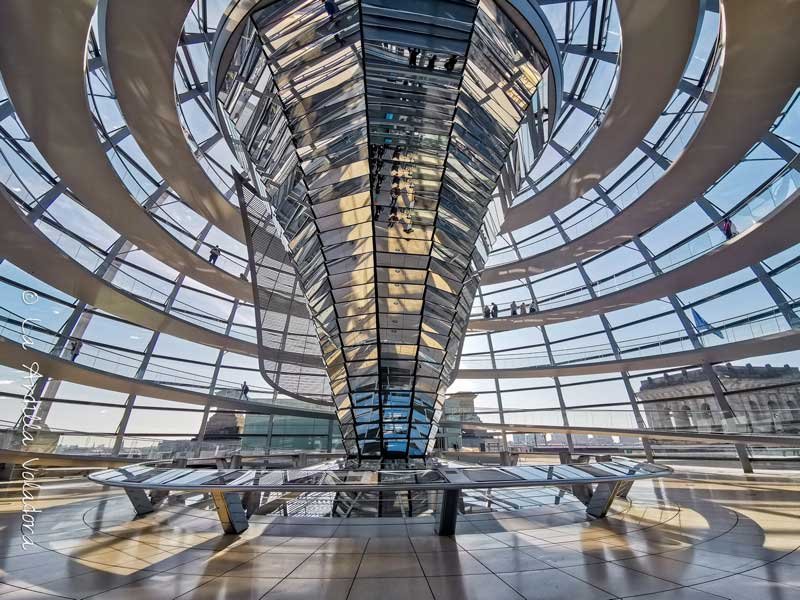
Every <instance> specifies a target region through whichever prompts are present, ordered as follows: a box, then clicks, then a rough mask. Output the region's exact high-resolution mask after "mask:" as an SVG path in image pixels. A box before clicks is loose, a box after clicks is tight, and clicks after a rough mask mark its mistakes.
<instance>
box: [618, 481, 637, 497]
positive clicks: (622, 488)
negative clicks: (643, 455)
mask: <svg viewBox="0 0 800 600" xmlns="http://www.w3.org/2000/svg"><path fill="white" fill-rule="evenodd" d="M632 487H633V481H620V482H619V486H618V488H617V498H622V499H626V498H627V497H628V492H630V491H631V488H632Z"/></svg>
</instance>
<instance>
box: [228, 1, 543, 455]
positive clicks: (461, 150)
mask: <svg viewBox="0 0 800 600" xmlns="http://www.w3.org/2000/svg"><path fill="white" fill-rule="evenodd" d="M545 66H546V65H545V64H544V61H543V60H542V58H541V56H540V55H539V54H538V53H537V51H536V50H535V49H534V47H533V45H532V43H531V42H530V41H529V39H528V37H526V36H524V35H522V34H521V33H520V32H519V31H518V30H517V28H516V26H515V25H514V23H513V22H512V20H511V19H510V18H509V17H508V16H507V15H506V14H505V13H504V12H502V11H501V10H499V9H498V7H497V6H496V5H495V4H494V2H493V0H481V2H480V3H478V2H472V1H469V0H465V1H460V2H446V3H438V2H425V3H418V4H414V6H413V11H412V10H411V9H408V10H403V9H402V7H401V6H399V5H395V4H388V3H387V2H385V1H383V0H371V1H368V0H364V1H360V2H356V1H349V2H339V3H337V4H336V5H332V3H324V4H323V3H321V2H319V1H318V0H306V1H305V2H302V1H301V2H296V1H289V0H283V1H279V2H275V3H272V4H269V5H268V6H266V7H265V8H262V9H258V10H256V11H254V12H253V13H252V14H251V15H250V17H248V23H247V24H246V27H245V30H244V33H243V35H242V40H241V41H240V42H239V46H238V48H237V53H236V54H235V57H234V60H233V62H232V64H231V71H229V75H230V74H231V73H233V76H232V77H230V78H229V80H228V81H226V86H225V89H224V90H223V91H222V92H221V94H220V101H221V103H223V106H224V109H225V110H226V111H227V112H228V114H229V116H230V117H231V121H232V122H233V123H234V125H235V126H236V128H237V130H238V132H239V134H240V136H241V141H242V149H241V150H243V151H245V152H247V154H248V155H249V158H250V159H251V160H252V161H253V163H254V164H255V166H256V169H257V170H258V172H259V174H260V175H261V176H262V179H263V182H264V185H265V186H266V188H267V190H268V194H269V201H270V203H271V206H272V209H273V211H274V216H275V219H276V220H277V222H278V224H279V225H280V227H281V229H282V232H283V235H284V236H285V239H286V241H287V244H288V246H289V249H290V252H291V256H292V260H293V262H294V265H295V268H296V270H297V274H298V278H299V280H300V283H301V286H302V288H303V291H304V294H305V296H306V299H307V301H308V307H309V310H310V313H311V315H312V318H313V320H314V325H315V327H316V330H317V333H318V336H319V339H320V344H321V349H322V356H323V361H324V363H325V367H326V371H327V374H328V376H329V378H330V386H331V392H332V395H333V399H334V402H335V404H336V410H337V417H338V419H339V423H340V425H341V429H342V436H343V440H344V444H345V447H346V448H347V450H348V453H349V454H350V455H351V456H354V457H358V458H362V459H363V458H372V457H375V458H413V457H424V456H425V454H426V453H427V452H428V451H429V450H430V449H431V448H432V446H433V444H434V441H435V434H436V430H437V426H438V420H439V417H440V415H441V413H442V407H443V402H444V393H445V390H446V389H447V387H448V386H449V385H450V383H451V381H452V378H453V374H454V372H455V369H456V366H457V360H458V355H459V352H460V348H461V345H462V341H463V336H464V333H465V331H466V326H467V322H468V319H469V313H470V308H471V306H472V302H473V299H474V295H475V292H476V290H477V286H478V281H479V274H480V272H481V270H482V269H483V267H484V264H485V260H486V257H487V255H488V250H489V247H490V245H491V243H492V242H493V239H494V235H495V232H496V227H497V226H498V225H499V220H498V219H496V217H497V214H499V213H496V211H492V214H493V215H494V217H495V219H494V220H491V221H489V222H486V223H485V222H484V221H485V217H486V215H487V211H488V210H489V208H490V206H491V204H492V202H493V196H492V192H493V190H494V188H495V185H496V181H497V178H498V175H499V173H500V169H501V168H502V166H503V163H504V161H505V159H506V157H507V155H508V153H509V149H510V148H511V145H512V143H513V141H514V137H515V135H516V131H517V129H518V127H519V124H520V122H521V120H522V118H523V115H524V113H525V110H526V108H527V105H528V102H529V100H530V98H531V96H532V95H533V93H534V92H535V89H536V86H537V85H538V83H539V81H540V79H541V75H540V74H541V72H542V70H543V69H544V68H545ZM238 80H242V81H244V82H245V83H246V84H245V85H242V86H239V87H238V88H237V84H236V82H237V81H238ZM248 210H249V214H248V215H247V217H248V222H249V224H250V227H251V233H252V232H253V231H255V230H257V229H258V228H259V227H262V226H263V223H264V222H263V217H264V215H263V214H252V211H251V210H250V209H249V208H248ZM251 237H252V236H251ZM251 246H252V245H251ZM250 250H251V257H252V258H253V260H257V259H258V257H257V256H255V254H257V252H255V253H254V251H253V248H252V247H251V248H250Z"/></svg>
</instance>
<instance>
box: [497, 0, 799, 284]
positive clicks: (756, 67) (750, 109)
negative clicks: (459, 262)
mask: <svg viewBox="0 0 800 600" xmlns="http://www.w3.org/2000/svg"><path fill="white" fill-rule="evenodd" d="M675 4H681V3H675ZM763 8H764V7H763V6H762V5H760V4H759V3H758V2H751V1H750V0H727V1H726V2H725V3H724V4H723V11H722V14H723V19H724V25H725V54H724V57H723V61H724V63H723V65H722V68H721V70H720V76H719V85H718V86H717V91H716V93H715V95H714V97H713V100H712V102H711V105H710V106H709V108H708V111H707V112H706V116H705V119H704V120H703V122H702V123H701V124H700V127H699V128H698V130H697V131H696V133H695V135H694V137H693V138H692V140H691V141H690V142H689V145H688V146H687V147H686V148H685V149H684V151H683V153H682V154H681V155H680V156H679V157H678V158H677V159H676V160H675V162H674V163H672V165H671V166H670V167H669V169H667V171H666V172H665V173H664V174H663V175H662V177H661V178H660V179H659V180H658V181H656V182H655V183H654V184H653V185H652V186H651V187H650V188H649V189H648V190H647V191H646V192H645V193H644V194H643V195H642V196H641V197H640V198H639V199H638V200H636V201H635V202H634V203H633V204H632V205H631V206H629V207H628V208H626V209H624V210H622V211H621V212H620V213H619V214H618V215H616V216H614V217H612V218H611V219H609V220H608V221H606V222H605V223H603V224H602V225H600V226H599V227H597V228H595V229H593V230H592V231H590V232H589V233H587V234H585V235H582V236H580V237H578V238H575V239H574V240H572V241H570V242H569V243H567V244H564V245H562V246H559V247H557V248H554V249H553V250H549V251H547V252H542V253H540V254H536V255H534V256H530V257H527V258H524V259H522V260H519V261H515V262H513V263H507V264H504V265H498V266H496V267H492V268H490V269H487V270H486V271H485V272H484V273H483V276H482V279H481V282H482V283H484V284H492V283H500V282H503V281H512V280H514V279H519V278H522V277H529V276H533V275H537V274H539V273H543V272H545V271H549V270H552V269H557V268H559V267H563V266H566V265H569V264H572V263H574V262H576V261H585V260H588V259H589V258H591V257H592V256H595V255H597V254H601V253H602V252H605V251H606V250H609V249H611V248H615V247H616V246H619V245H622V244H625V243H626V242H628V241H630V240H631V239H632V238H634V237H636V236H637V235H639V234H641V233H643V232H645V231H648V230H649V229H651V228H653V227H655V226H656V225H658V224H659V223H661V222H662V221H665V220H666V219H669V218H670V217H671V216H673V215H674V214H676V213H678V212H679V211H681V210H682V209H684V208H686V207H687V206H689V205H690V204H691V203H692V202H694V199H695V198H698V197H700V196H701V195H702V194H703V192H705V190H706V189H707V188H708V186H709V185H710V184H711V183H713V182H714V181H716V180H717V179H719V178H720V177H722V175H724V174H725V172H726V171H727V170H728V169H730V168H731V167H733V166H734V165H735V164H736V163H737V161H739V160H740V159H741V158H742V157H743V156H744V155H745V154H746V153H747V151H748V150H749V149H750V148H751V147H752V146H753V145H755V144H756V143H758V141H759V139H761V137H762V136H763V135H764V133H765V132H767V131H769V128H770V126H771V125H772V123H773V122H774V121H775V118H776V117H777V116H778V115H779V114H780V112H781V110H782V109H783V107H784V106H785V105H786V103H787V102H788V101H789V99H790V98H791V97H792V94H793V93H794V91H795V90H796V89H797V86H798V85H799V84H800V37H798V36H797V32H796V31H795V30H794V24H795V23H797V22H800V3H798V2H793V1H792V0H776V1H775V2H773V3H772V4H771V5H770V10H763Z"/></svg>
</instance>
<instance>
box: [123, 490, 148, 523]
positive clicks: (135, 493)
mask: <svg viewBox="0 0 800 600" xmlns="http://www.w3.org/2000/svg"><path fill="white" fill-rule="evenodd" d="M125 493H126V494H127V495H128V500H130V501H131V504H133V510H135V511H136V514H137V515H139V516H140V517H141V516H142V515H146V514H148V513H151V512H153V511H154V510H155V509H154V508H153V503H152V502H150V497H149V496H148V495H147V492H146V491H145V490H143V489H141V488H125Z"/></svg>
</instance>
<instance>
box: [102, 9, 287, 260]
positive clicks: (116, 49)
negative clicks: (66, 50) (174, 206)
mask: <svg viewBox="0 0 800 600" xmlns="http://www.w3.org/2000/svg"><path fill="white" fill-rule="evenodd" d="M191 6H192V1H191V0H172V1H170V2H164V1H163V0H136V1H135V2H130V1H129V0H101V2H100V8H101V10H100V11H99V15H100V21H99V25H100V27H101V28H103V27H104V28H105V29H104V34H105V35H101V36H100V39H101V42H103V44H104V48H103V53H104V56H105V57H106V60H107V61H108V66H109V72H110V75H111V80H112V82H113V85H114V92H115V94H116V96H117V102H118V103H119V106H120V109H121V110H122V114H123V115H124V116H125V122H126V123H127V124H128V128H129V129H130V131H131V133H132V134H133V137H134V138H135V139H136V141H137V142H138V143H139V147H140V148H141V149H142V152H144V154H145V156H147V158H148V160H149V161H150V162H151V163H152V165H153V166H154V167H155V168H156V170H157V171H158V172H159V173H160V174H161V175H162V176H163V177H164V179H165V180H166V181H167V183H169V185H170V187H172V189H173V190H175V192H177V194H178V195H179V196H180V198H181V200H183V201H184V202H185V203H186V204H188V205H189V206H190V207H191V208H192V209H193V210H195V211H197V213H199V214H200V215H201V216H202V217H204V218H205V219H207V220H208V221H209V222H210V223H212V224H213V225H216V226H217V227H219V229H221V230H222V231H224V232H225V233H227V234H228V235H230V236H231V237H233V238H234V239H236V240H238V241H240V242H242V243H244V229H243V227H242V217H241V214H240V212H239V209H238V207H234V205H233V204H231V203H230V202H229V201H228V200H227V199H225V197H223V195H222V194H221V193H220V192H219V190H217V188H216V186H215V185H214V184H213V183H212V181H211V180H210V179H209V177H208V175H207V174H206V172H205V170H204V169H203V167H202V166H201V165H200V164H199V163H198V162H197V160H196V159H195V157H194V154H193V153H192V150H191V148H190V147H189V145H188V143H187V140H186V137H185V135H184V132H183V127H182V125H181V120H180V117H179V115H178V108H177V105H176V103H175V84H174V80H173V77H174V71H175V53H176V49H177V47H178V42H179V41H180V37H181V32H182V30H183V24H184V21H185V20H186V16H187V14H188V13H189V9H190V8H191ZM103 17H105V19H103ZM270 248H271V250H272V252H273V253H274V254H275V258H276V259H277V260H279V261H280V262H284V263H286V264H287V265H289V264H290V263H289V262H288V258H286V253H285V252H284V250H283V244H282V243H281V241H280V239H278V238H277V237H276V238H275V243H274V244H272V245H271V246H270ZM281 258H282V259H283V260H281ZM287 270H289V271H291V267H288V269H287Z"/></svg>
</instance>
